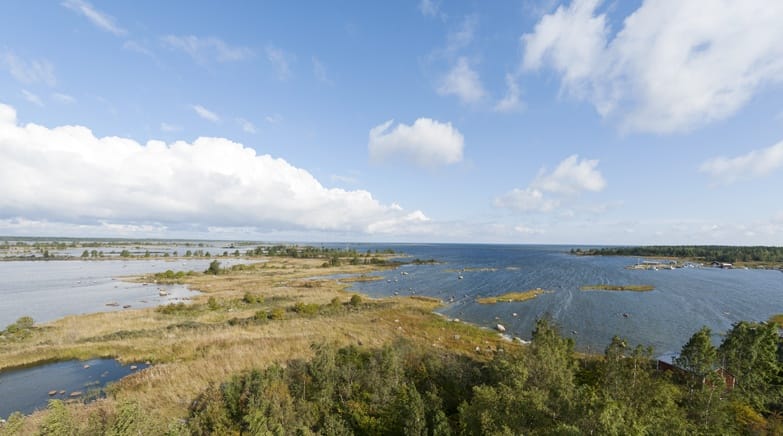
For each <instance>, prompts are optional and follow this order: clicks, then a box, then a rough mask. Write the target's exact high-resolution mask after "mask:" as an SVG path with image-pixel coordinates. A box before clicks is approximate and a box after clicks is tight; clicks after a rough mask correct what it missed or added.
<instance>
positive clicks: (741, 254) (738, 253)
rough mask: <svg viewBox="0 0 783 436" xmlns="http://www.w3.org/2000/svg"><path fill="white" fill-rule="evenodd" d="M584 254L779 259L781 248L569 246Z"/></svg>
mask: <svg viewBox="0 0 783 436" xmlns="http://www.w3.org/2000/svg"><path fill="white" fill-rule="evenodd" d="M571 254H577V255H588V256H651V257H655V256H660V257H681V258H690V259H702V260H704V261H707V262H729V263H734V262H783V247H764V246H755V247H736V246H723V245H650V246H641V247H604V248H585V249H582V248H572V249H571Z"/></svg>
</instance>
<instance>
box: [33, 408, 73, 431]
mask: <svg viewBox="0 0 783 436" xmlns="http://www.w3.org/2000/svg"><path fill="white" fill-rule="evenodd" d="M47 410H48V413H47V415H46V418H44V421H43V423H42V424H41V428H40V433H39V434H40V435H42V436H43V435H52V436H68V435H75V434H76V426H75V425H74V422H73V418H72V417H71V413H70V412H69V411H68V408H67V407H65V403H63V402H62V401H60V400H51V401H49V406H48V407H47Z"/></svg>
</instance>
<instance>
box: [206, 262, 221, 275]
mask: <svg viewBox="0 0 783 436" xmlns="http://www.w3.org/2000/svg"><path fill="white" fill-rule="evenodd" d="M204 274H212V275H218V274H220V261H218V260H217V259H216V260H213V261H212V262H210V263H209V268H207V269H206V270H205V271H204Z"/></svg>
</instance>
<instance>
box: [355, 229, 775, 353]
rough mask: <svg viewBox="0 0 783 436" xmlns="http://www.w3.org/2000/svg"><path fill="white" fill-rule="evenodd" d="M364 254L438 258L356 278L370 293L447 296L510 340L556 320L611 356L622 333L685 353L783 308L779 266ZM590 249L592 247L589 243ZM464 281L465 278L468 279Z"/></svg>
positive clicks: (531, 250) (406, 248)
mask: <svg viewBox="0 0 783 436" xmlns="http://www.w3.org/2000/svg"><path fill="white" fill-rule="evenodd" d="M343 248H354V249H356V250H357V251H360V252H364V251H366V250H368V249H369V250H376V249H379V248H380V249H387V248H389V249H393V250H394V251H395V252H400V253H405V254H406V257H402V258H400V259H399V260H401V261H411V260H412V259H417V258H418V259H421V260H429V259H434V260H435V261H436V262H437V263H435V264H423V265H413V264H407V265H404V266H402V267H400V268H398V269H395V270H387V271H383V272H380V273H378V274H377V275H379V276H381V280H378V281H372V282H365V281H363V282H356V283H354V284H353V285H352V288H351V289H352V290H354V291H355V292H360V293H364V294H368V295H370V296H378V297H386V296H393V295H400V296H405V295H423V296H429V297H435V298H438V299H440V300H442V301H443V302H444V303H445V305H444V306H443V307H442V308H441V309H438V311H437V312H438V313H440V314H442V315H444V316H446V317H448V318H449V319H452V320H453V319H458V320H459V321H460V322H469V323H473V324H476V325H479V326H482V327H485V328H489V329H497V325H498V324H500V325H502V326H503V328H504V329H505V330H506V331H505V333H506V335H508V336H511V337H518V338H520V339H523V340H530V337H531V333H532V330H533V328H534V326H535V322H536V320H537V319H538V318H541V317H547V318H549V319H550V320H552V321H554V322H555V323H556V324H557V325H558V327H559V329H560V331H561V334H563V335H565V336H569V337H572V338H573V339H574V341H575V345H576V349H577V350H579V351H584V352H591V353H596V352H597V353H602V352H603V351H604V349H605V348H606V346H607V345H608V344H609V343H610V342H611V340H612V337H613V336H615V335H616V336H620V337H622V338H624V339H626V341H627V342H628V343H629V344H630V345H632V346H636V345H642V346H644V347H648V346H649V347H652V348H653V353H654V355H657V356H664V355H668V356H670V355H672V354H676V353H678V352H679V351H680V349H681V348H682V346H683V345H684V344H685V342H687V340H688V339H689V338H690V336H691V335H692V334H693V333H695V332H696V331H697V330H699V329H700V328H701V327H702V326H707V327H709V328H710V329H711V330H712V332H713V341H714V342H715V344H716V345H717V344H719V343H720V342H721V340H722V336H723V335H724V334H725V333H726V332H727V331H728V330H729V329H731V327H732V325H733V324H734V323H736V322H738V321H741V320H747V321H766V320H768V319H769V317H770V316H772V315H774V314H779V313H783V273H781V271H779V270H761V269H748V270H746V269H719V268H712V267H710V266H703V267H695V268H677V269H673V270H668V269H658V270H657V271H655V270H629V269H626V267H627V266H630V265H634V264H636V263H638V262H639V261H643V260H644V259H643V258H637V257H619V256H618V257H615V256H576V255H572V254H570V250H571V248H575V247H572V246H553V245H478V244H476V245H473V244H399V245H388V246H383V247H377V246H372V245H370V246H365V245H360V244H357V245H343ZM581 248H586V247H584V246H582V247H581ZM460 277H461V278H460ZM601 284H605V285H652V286H654V290H653V291H649V292H632V291H619V292H618V291H583V290H581V288H582V287H584V286H591V285H601ZM536 288H541V289H542V290H545V291H550V292H547V293H544V294H542V295H539V296H538V297H536V298H534V299H532V300H528V301H524V302H506V303H497V304H479V303H477V302H476V299H477V298H479V297H488V296H497V295H502V294H505V293H508V292H518V291H527V290H531V289H536Z"/></svg>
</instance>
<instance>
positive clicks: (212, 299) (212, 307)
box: [207, 297, 220, 310]
mask: <svg viewBox="0 0 783 436" xmlns="http://www.w3.org/2000/svg"><path fill="white" fill-rule="evenodd" d="M207 307H208V308H209V310H218V309H220V304H218V302H217V300H216V299H215V297H209V299H208V300H207Z"/></svg>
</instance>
